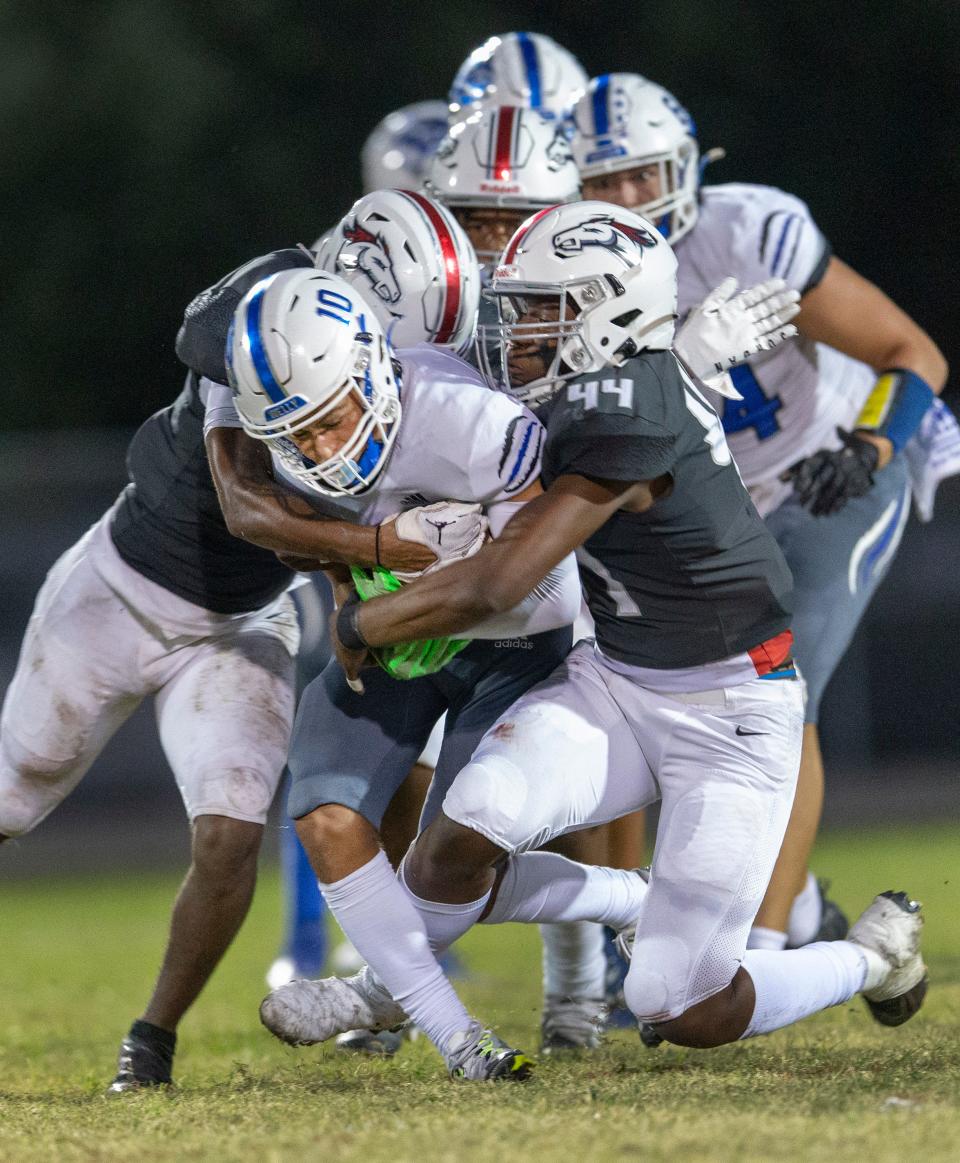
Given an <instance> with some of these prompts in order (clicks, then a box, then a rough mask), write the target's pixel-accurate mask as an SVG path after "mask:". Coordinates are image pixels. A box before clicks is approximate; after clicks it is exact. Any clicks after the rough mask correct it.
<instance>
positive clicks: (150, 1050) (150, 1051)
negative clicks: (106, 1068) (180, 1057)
mask: <svg viewBox="0 0 960 1163" xmlns="http://www.w3.org/2000/svg"><path fill="white" fill-rule="evenodd" d="M144 1025H146V1023H142V1022H134V1023H133V1028H132V1029H131V1030H130V1033H129V1034H127V1036H126V1037H125V1038H124V1039H123V1041H122V1042H121V1043H120V1060H119V1062H118V1064H117V1076H116V1078H115V1079H114V1080H113V1082H111V1083H110V1087H109V1089H108V1091H107V1093H108V1094H124V1093H126V1092H127V1091H131V1090H141V1089H142V1088H143V1087H146V1086H172V1085H173V1077H172V1075H171V1069H172V1067H173V1051H174V1048H175V1047H176V1043H177V1039H176V1035H175V1034H170V1033H169V1032H168V1031H166V1030H157V1035H165V1037H160V1036H152V1034H151V1033H146V1035H145V1034H144V1033H143V1032H141V1031H138V1032H136V1033H135V1032H134V1031H135V1030H136V1029H137V1027H138V1026H140V1027H142V1026H144ZM153 1029H156V1027H153Z"/></svg>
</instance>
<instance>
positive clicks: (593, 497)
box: [353, 475, 657, 646]
mask: <svg viewBox="0 0 960 1163" xmlns="http://www.w3.org/2000/svg"><path fill="white" fill-rule="evenodd" d="M652 484H653V485H654V486H656V484H657V482H652ZM537 487H538V488H539V486H537ZM653 500H654V490H652V489H651V482H624V481H598V480H592V479H588V478H587V477H582V476H574V475H570V476H561V477H558V478H557V480H556V481H554V482H553V484H552V485H551V486H550V488H549V489H547V491H546V492H544V493H541V495H540V496H538V497H536V498H534V499H533V500H531V501H530V502H529V503H528V504H526V505H524V507H523V509H521V510H520V512H519V513H517V515H516V516H515V517H513V519H512V520H511V521H510V522H509V523H508V524H507V525H506V526H505V527H504V529H503V532H502V533H501V534H500V536H499V537H498V538H497V539H496V540H495V541H491V542H488V544H487V545H485V546H484V547H483V549H481V550H480V552H479V553H478V554H476V555H475V556H474V557H472V558H470V559H469V560H468V561H464V562H459V563H457V564H456V565H453V566H450V567H449V568H448V569H445V570H441V571H440V572H438V573H437V574H435V575H431V576H430V577H429V578H423V579H420V580H419V581H415V582H413V583H412V584H411V585H409V586H406V587H404V589H403V590H401V591H398V592H397V593H395V594H391V595H389V596H387V597H383V598H375V599H373V600H372V601H369V602H365V603H364V604H363V607H362V609H361V608H359V607H355V608H354V610H353V616H354V618H355V625H356V627H357V629H358V631H359V633H360V634H361V635H362V637H363V638H364V640H365V641H366V642H367V643H368V644H369V645H370V646H382V645H386V644H387V643H392V642H407V641H412V640H413V639H416V638H423V637H430V636H435V635H442V634H453V633H456V632H458V631H461V630H465V629H467V628H469V627H470V626H473V625H476V623H477V622H480V621H482V620H483V619H484V618H487V617H490V616H492V615H495V614H498V613H502V612H503V611H504V610H508V609H510V608H511V607H513V606H515V605H516V604H517V603H518V602H520V601H522V599H523V598H524V597H525V596H526V595H527V594H528V593H530V591H531V590H532V589H533V588H534V587H535V586H536V585H537V583H538V582H540V581H541V580H542V579H543V578H544V577H545V576H546V575H547V574H548V573H549V572H550V570H551V569H553V568H554V566H556V565H557V564H559V562H561V561H562V560H563V558H564V557H566V555H567V554H568V553H571V552H572V551H573V550H575V549H576V548H577V546H578V545H580V544H582V543H583V542H584V541H585V540H586V539H587V538H588V537H589V536H590V535H591V534H592V533H593V532H594V531H595V530H597V529H599V528H600V526H601V525H603V524H604V522H605V521H607V520H608V518H609V517H610V516H611V515H612V514H613V513H615V512H616V511H617V510H618V509H621V508H630V509H634V510H642V509H644V508H647V507H649V505H650V504H652V503H653Z"/></svg>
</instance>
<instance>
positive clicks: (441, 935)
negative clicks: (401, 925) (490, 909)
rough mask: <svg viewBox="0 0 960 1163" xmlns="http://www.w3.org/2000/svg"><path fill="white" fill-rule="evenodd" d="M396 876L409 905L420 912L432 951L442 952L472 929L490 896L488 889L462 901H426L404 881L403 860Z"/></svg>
mask: <svg viewBox="0 0 960 1163" xmlns="http://www.w3.org/2000/svg"><path fill="white" fill-rule="evenodd" d="M397 877H398V879H399V881H400V883H401V884H402V885H403V890H404V892H405V893H406V894H407V897H408V898H409V900H410V902H411V903H412V904H413V907H414V908H415V909H416V910H417V912H418V913H419V914H420V919H421V921H422V922H423V927H424V928H425V929H426V931H427V939H428V940H429V942H430V948H431V950H432V951H433V952H434V953H443V951H444V950H445V949H448V948H449V947H450V946H451V945H452V944H453V943H454V941H456V940H457V939H458V938H460V937H462V936H463V934H464V933H465V932H466V931H467V930H468V929H472V928H473V926H474V925H475V924H476V923H477V921H478V920H479V919H480V914H481V913H482V912H483V910H484V909H485V908H486V907H487V901H488V900H489V899H490V893H489V892H486V893H484V894H483V896H482V897H480V899H479V900H475V901H466V902H465V903H463V904H445V903H444V902H442V901H428V900H424V899H423V897H419V896H417V894H416V893H415V892H414V891H413V890H412V889H411V888H410V886H409V885H408V884H407V881H406V877H405V875H404V864H403V862H401V864H400V868H399V871H398V873H397Z"/></svg>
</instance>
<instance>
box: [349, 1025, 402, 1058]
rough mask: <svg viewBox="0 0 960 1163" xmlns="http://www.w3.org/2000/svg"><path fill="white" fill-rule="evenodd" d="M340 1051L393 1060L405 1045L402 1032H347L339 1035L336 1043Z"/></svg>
mask: <svg viewBox="0 0 960 1163" xmlns="http://www.w3.org/2000/svg"><path fill="white" fill-rule="evenodd" d="M334 1044H335V1045H336V1047H337V1049H338V1050H346V1051H348V1052H349V1053H352V1054H372V1055H373V1056H374V1057H376V1058H392V1057H393V1056H394V1054H396V1052H397V1051H398V1050H399V1049H400V1047H401V1046H402V1045H403V1031H402V1030H347V1032H346V1033H345V1034H338V1035H337V1040H336V1042H335V1043H334Z"/></svg>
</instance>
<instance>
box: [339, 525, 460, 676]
mask: <svg viewBox="0 0 960 1163" xmlns="http://www.w3.org/2000/svg"><path fill="white" fill-rule="evenodd" d="M472 507H474V508H479V506H472ZM430 508H434V506H432V505H431V506H430ZM412 511H415V510H412ZM474 552H475V551H474ZM467 556H469V555H467ZM451 560H452V559H451ZM435 568H436V566H431V569H435ZM350 573H351V574H352V575H353V584H354V586H355V587H356V590H357V593H358V594H359V595H360V598H361V600H362V601H364V602H366V601H368V600H369V599H370V598H376V597H379V596H380V595H381V594H392V593H393V592H394V591H395V590H398V589H399V588H400V586H401V585H402V584H403V583H402V582H401V581H400V580H399V578H398V577H397V575H396V574H395V573H393V571H391V570H389V569H386V568H385V567H384V566H382V565H378V566H374V567H373V568H372V569H366V568H365V567H363V566H359V565H352V566H351V567H350ZM469 645H470V639H469V638H421V639H418V640H417V641H416V642H399V643H397V644H396V645H394V646H377V647H376V648H372V649H371V651H370V653H371V654H372V655H373V657H374V658H375V659H376V660H377V662H378V663H379V664H380V666H382V667H383V669H384V670H385V671H386V672H387V674H389V675H390V677H391V678H400V679H405V678H422V677H423V676H424V675H425V674H434V673H436V671H438V670H442V669H443V667H445V666H446V665H447V663H448V662H449V661H450V659H451V658H453V657H454V655H456V654H459V653H460V651H461V650H463V648H464V647H465V646H469Z"/></svg>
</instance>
